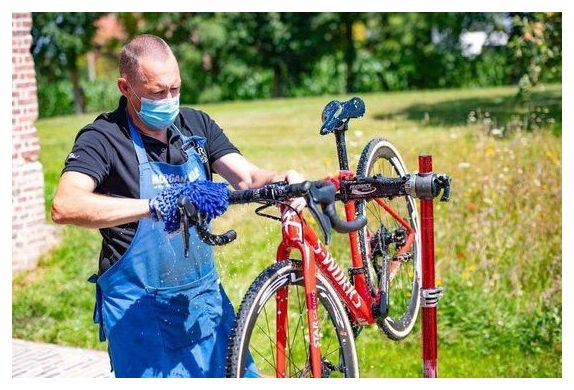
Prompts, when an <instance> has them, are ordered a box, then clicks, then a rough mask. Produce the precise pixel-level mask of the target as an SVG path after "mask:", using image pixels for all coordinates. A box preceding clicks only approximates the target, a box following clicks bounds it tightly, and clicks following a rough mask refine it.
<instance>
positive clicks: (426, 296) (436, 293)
mask: <svg viewBox="0 0 574 390" xmlns="http://www.w3.org/2000/svg"><path fill="white" fill-rule="evenodd" d="M442 293H443V288H442V287H435V288H426V289H421V306H422V307H436V305H438V301H439V300H440V298H441V297H442Z"/></svg>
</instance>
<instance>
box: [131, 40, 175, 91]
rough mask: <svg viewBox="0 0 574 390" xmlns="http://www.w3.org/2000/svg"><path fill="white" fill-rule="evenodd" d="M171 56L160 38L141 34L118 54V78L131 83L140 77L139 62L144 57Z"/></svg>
mask: <svg viewBox="0 0 574 390" xmlns="http://www.w3.org/2000/svg"><path fill="white" fill-rule="evenodd" d="M170 55H173V52H172V51H171V48H170V47H169V45H168V44H167V43H166V42H165V41H164V40H163V39H161V38H160V37H157V36H155V35H151V34H141V35H137V36H136V37H134V38H133V39H132V40H131V41H129V42H128V43H126V44H125V45H124V47H123V48H122V51H121V53H120V76H122V77H124V76H125V77H126V78H127V79H128V80H130V81H132V80H134V78H139V77H141V72H140V65H139V60H140V59H141V58H143V57H146V56H159V57H160V58H167V57H169V56H170Z"/></svg>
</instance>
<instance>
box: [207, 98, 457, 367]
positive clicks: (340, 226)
mask: <svg viewBox="0 0 574 390" xmlns="http://www.w3.org/2000/svg"><path fill="white" fill-rule="evenodd" d="M364 112H365V106H364V103H363V101H362V100H361V99H359V98H353V99H351V100H349V101H347V102H343V103H341V102H337V101H333V102H331V103H329V104H328V105H327V106H326V107H325V109H324V111H323V115H322V120H323V126H322V128H321V134H322V135H323V134H330V133H334V134H335V137H336V143H337V154H338V159H339V167H340V172H339V174H338V175H337V176H335V177H328V178H325V179H323V180H320V181H316V182H304V183H300V184H293V185H288V184H287V183H273V184H270V185H267V186H264V187H262V188H258V189H251V190H244V191H233V192H231V193H230V203H234V204H238V203H248V202H257V203H262V206H261V207H259V208H257V209H256V213H257V214H258V215H261V216H265V217H269V218H273V219H276V220H279V221H280V222H281V225H282V229H281V231H282V241H281V242H280V243H279V245H278V247H277V255H276V262H275V264H273V265H271V266H270V267H268V268H267V269H265V270H264V271H263V272H262V273H261V274H260V275H259V276H258V277H257V278H256V279H255V281H254V282H253V283H252V284H251V286H250V288H249V290H248V291H247V293H246V295H245V297H244V298H243V301H242V303H241V306H240V308H239V311H238V313H237V319H236V323H235V326H234V328H233V330H232V333H231V336H230V341H229V348H228V355H227V363H226V364H227V376H228V377H243V375H244V372H245V365H246V361H247V357H248V355H249V353H250V354H251V356H252V358H253V360H254V361H255V365H256V367H257V369H258V371H259V374H260V375H261V376H263V377H281V378H283V377H336V376H341V377H358V376H359V363H358V359H357V353H356V348H355V338H356V337H357V336H358V335H359V333H360V331H361V329H362V328H363V327H364V326H366V325H370V324H375V323H376V324H377V325H378V326H379V327H380V328H381V329H382V330H383V331H384V332H385V333H386V335H387V336H388V337H390V338H391V339H393V340H399V339H403V338H405V337H406V336H407V335H408V334H409V333H410V332H411V330H412V329H413V326H414V324H415V321H416V318H417V313H418V310H419V306H420V294H419V290H420V283H421V280H420V275H421V270H420V266H421V260H420V259H421V249H420V248H421V243H420V235H419V223H418V217H417V209H416V205H415V203H414V200H413V199H414V198H425V197H426V199H429V198H434V197H436V196H438V195H439V194H440V191H441V190H443V196H442V199H443V200H446V199H448V196H449V189H450V179H449V178H448V177H447V176H444V175H436V174H432V175H417V174H408V173H407V169H406V167H405V164H404V162H403V160H402V158H401V156H400V154H399V153H398V151H397V150H396V148H395V147H394V146H393V145H392V144H391V143H390V142H389V141H387V140H385V139H382V138H377V139H373V140H371V141H370V142H369V143H368V144H367V146H366V147H365V148H364V150H363V152H362V154H361V158H360V160H359V164H358V167H357V170H356V173H353V172H352V171H350V170H349V166H348V159H347V151H346V145H345V131H346V130H347V129H348V123H349V120H350V119H352V118H357V117H360V116H362V115H363V114H364ZM300 196H305V198H306V200H307V206H308V209H309V210H310V211H311V214H312V215H313V217H314V219H315V220H316V221H317V224H318V226H319V227H320V230H321V233H322V234H318V233H317V232H316V231H315V229H314V228H313V227H312V226H311V225H310V224H309V223H308V222H307V220H306V219H305V217H304V216H303V215H301V214H300V213H298V212H297V211H296V210H294V209H292V208H290V206H289V205H288V203H287V202H286V201H287V200H288V199H290V198H295V197H300ZM336 201H341V202H343V204H344V209H345V216H346V219H345V220H342V219H340V218H339V217H338V216H337V213H336V208H335V202H336ZM272 205H279V209H280V216H275V215H271V214H266V213H264V210H265V209H266V208H268V207H270V206H272ZM331 229H334V230H335V231H337V232H340V233H346V234H348V237H349V246H350V252H351V261H352V267H351V268H349V269H348V276H347V275H346V272H345V271H344V270H343V269H342V268H341V266H340V265H339V264H337V262H336V261H335V260H334V258H333V257H332V256H331V254H330V253H329V248H328V246H327V245H328V244H329V242H330V232H331ZM199 230H200V231H201V230H203V232H204V233H202V234H200V235H202V236H203V237H204V238H208V239H207V241H206V242H211V243H212V244H213V243H215V244H224V243H227V242H229V241H231V240H233V238H234V237H235V235H234V232H233V231H229V232H227V233H226V234H224V235H222V236H215V235H211V233H209V232H207V231H206V229H199ZM319 236H322V239H323V241H322V240H321V239H320V238H319ZM223 237H225V239H222V238H223ZM293 251H296V252H298V253H299V255H300V256H299V257H300V259H293V258H291V254H292V252H293Z"/></svg>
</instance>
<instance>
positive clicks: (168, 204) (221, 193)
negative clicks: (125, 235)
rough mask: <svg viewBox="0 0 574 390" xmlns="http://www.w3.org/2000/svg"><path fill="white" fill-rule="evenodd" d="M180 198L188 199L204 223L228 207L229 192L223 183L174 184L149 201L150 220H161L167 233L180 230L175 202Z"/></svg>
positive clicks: (201, 181) (199, 181) (179, 217)
mask: <svg viewBox="0 0 574 390" xmlns="http://www.w3.org/2000/svg"><path fill="white" fill-rule="evenodd" d="M182 196H187V197H188V198H189V200H190V201H191V202H192V203H193V205H194V206H195V208H196V209H197V211H198V212H199V214H201V216H202V217H203V218H204V219H205V221H206V222H209V221H211V220H212V219H214V218H216V217H219V216H220V215H221V214H223V213H224V212H225V211H226V210H227V207H228V206H229V190H228V189H227V185H226V184H225V183H215V182H212V181H208V180H196V181H193V182H187V183H177V184H174V185H172V186H171V187H168V188H166V189H165V190H163V191H162V192H161V193H160V194H159V195H157V196H156V197H155V198H153V199H151V200H150V204H149V206H150V213H151V216H152V218H153V219H155V220H162V221H163V222H164V223H165V227H164V230H165V231H166V232H168V233H173V232H175V231H177V230H179V228H180V225H181V215H180V213H179V208H178V207H177V201H178V200H179V198H180V197H182Z"/></svg>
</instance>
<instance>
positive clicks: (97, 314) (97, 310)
mask: <svg viewBox="0 0 574 390" xmlns="http://www.w3.org/2000/svg"><path fill="white" fill-rule="evenodd" d="M97 281H98V275H96V274H93V275H92V276H90V278H89V279H88V282H90V283H94V284H95V285H96V303H95V304H94V317H93V320H94V324H98V325H99V326H100V341H106V333H105V332H104V317H103V316H102V289H101V288H100V286H99V284H98V283H97Z"/></svg>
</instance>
